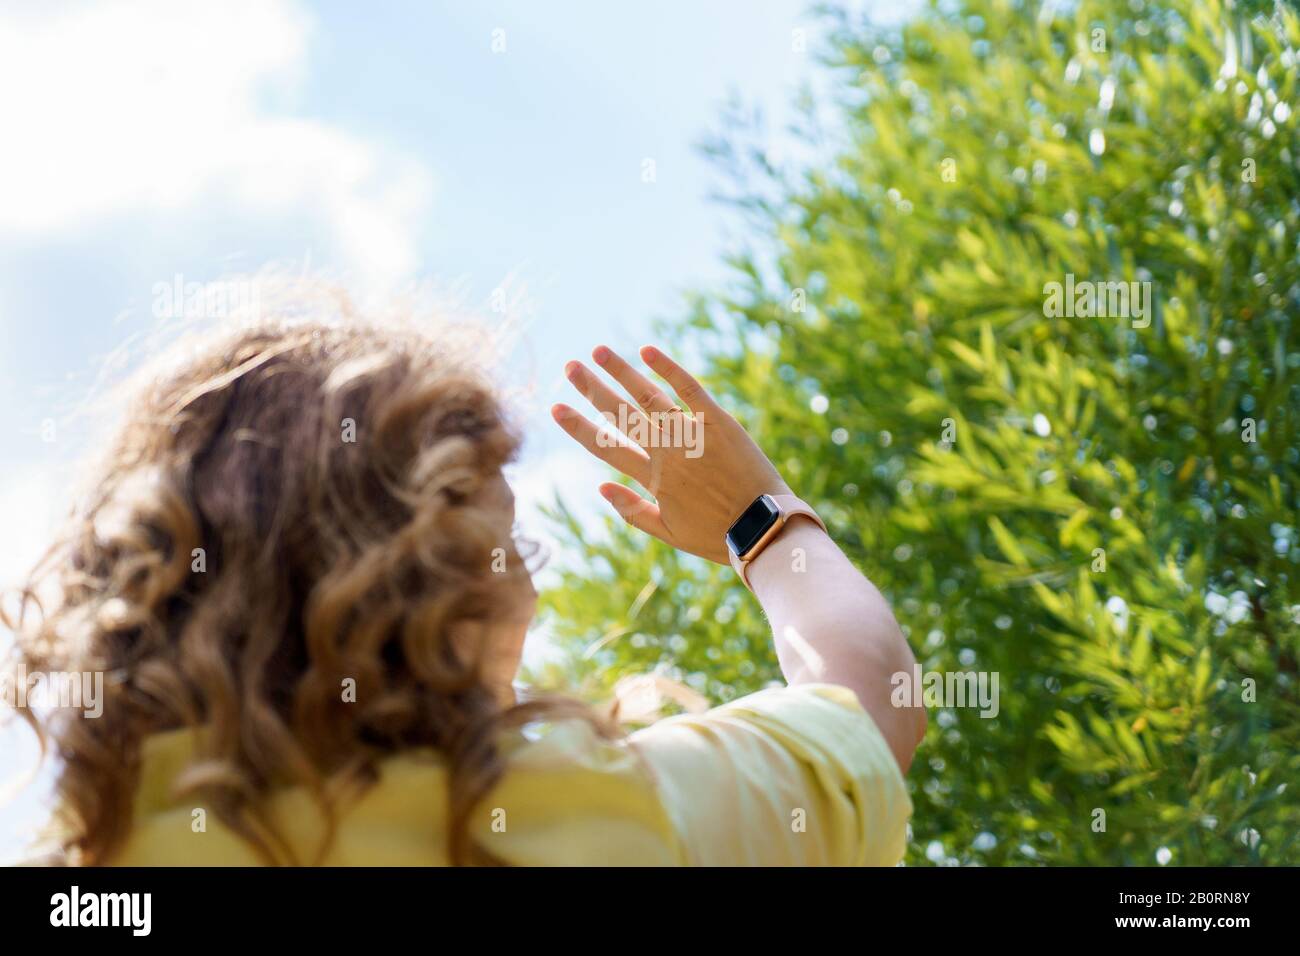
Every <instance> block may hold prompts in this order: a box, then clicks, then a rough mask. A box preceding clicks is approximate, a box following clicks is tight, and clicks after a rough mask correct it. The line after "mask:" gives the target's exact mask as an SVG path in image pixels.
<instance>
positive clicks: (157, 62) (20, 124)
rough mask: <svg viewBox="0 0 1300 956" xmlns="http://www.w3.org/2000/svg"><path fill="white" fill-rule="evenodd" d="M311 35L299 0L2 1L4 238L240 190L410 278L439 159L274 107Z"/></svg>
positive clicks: (356, 258)
mask: <svg viewBox="0 0 1300 956" xmlns="http://www.w3.org/2000/svg"><path fill="white" fill-rule="evenodd" d="M310 34H311V24H310V21H309V18H308V17H307V15H306V14H305V13H304V12H303V11H302V10H301V9H300V7H299V6H298V5H297V4H296V3H295V2H292V0H266V2H262V0H231V2H223V3H220V4H212V3H201V2H199V3H191V2H173V0H151V2H110V3H104V4H98V5H95V6H80V5H76V6H71V7H69V6H64V5H61V4H60V5H55V4H51V5H41V6H39V7H38V6H36V5H32V6H31V7H29V8H22V7H17V8H15V7H6V8H5V9H4V10H3V11H0V91H3V92H0V124H3V125H2V128H3V130H4V139H5V148H4V149H3V150H0V235H6V234H8V235H15V236H20V237H23V238H40V237H42V236H55V235H60V234H66V233H70V232H73V231H75V230H77V229H78V228H81V227H83V226H84V224H85V223H86V222H87V221H88V220H96V219H101V218H106V217H109V216H113V215H121V214H130V215H139V214H164V215H166V214H173V215H175V214H180V213H182V212H183V211H185V210H187V209H188V210H191V211H192V210H194V209H195V208H196V207H197V206H198V205H199V204H200V203H213V202H216V203H221V204H223V205H224V204H229V203H234V204H235V207H236V209H237V210H238V211H241V212H247V213H249V214H252V215H257V214H258V213H261V212H268V213H284V212H289V213H293V212H296V211H299V210H301V211H302V212H303V213H304V214H307V213H310V214H311V215H312V216H313V217H321V218H322V219H323V220H324V222H325V224H326V228H327V229H328V231H329V233H330V239H331V241H332V243H333V246H334V248H335V249H336V250H337V251H338V253H339V254H340V256H341V261H340V263H339V264H340V265H341V266H342V267H344V268H346V269H348V270H351V271H354V272H355V273H356V274H357V275H358V276H360V277H362V278H365V279H371V280H381V281H382V280H398V279H403V278H406V277H408V276H409V275H411V274H412V273H413V272H415V271H416V270H417V268H418V262H417V251H416V239H415V236H416V229H417V227H418V224H419V222H420V220H421V219H422V218H423V217H424V215H425V214H426V212H427V207H428V204H429V200H430V197H431V193H432V188H433V178H432V176H431V174H430V172H429V170H428V169H427V168H426V167H424V166H423V165H422V164H420V163H419V162H417V161H415V160H413V159H411V158H410V157H407V156H404V155H401V154H398V153H395V152H393V151H391V150H384V149H381V148H378V147H376V146H375V145H373V144H371V143H367V142H365V141H364V140H362V139H359V138H357V137H356V136H354V135H351V134H349V133H348V132H346V131H345V130H342V129H338V128H336V127H333V126H330V125H328V124H326V123H322V122H319V121H316V120H313V119H310V118H304V117H296V116H292V115H285V114H284V113H283V112H276V111H273V110H272V109H271V108H270V107H269V105H268V100H270V99H272V98H274V94H279V95H280V96H281V98H283V96H284V94H286V93H288V92H291V91H292V90H293V88H294V86H295V84H296V83H297V81H298V80H299V79H300V78H301V77H302V76H303V75H304V73H305V71H306V59H307V51H308V45H309V39H310ZM314 221H319V220H314Z"/></svg>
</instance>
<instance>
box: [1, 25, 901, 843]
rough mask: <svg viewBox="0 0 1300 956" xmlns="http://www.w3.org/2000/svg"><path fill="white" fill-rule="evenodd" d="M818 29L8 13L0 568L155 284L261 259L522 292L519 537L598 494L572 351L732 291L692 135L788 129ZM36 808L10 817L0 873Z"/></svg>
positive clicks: (205, 277) (365, 286)
mask: <svg viewBox="0 0 1300 956" xmlns="http://www.w3.org/2000/svg"><path fill="white" fill-rule="evenodd" d="M910 5H911V4H907V6H910ZM886 6H889V7H890V8H891V9H895V8H896V5H893V4H890V5H886ZM891 16H896V12H895V13H893V14H891ZM817 28H818V24H817V22H816V20H815V19H814V18H813V17H812V16H811V15H809V14H808V13H807V10H806V4H805V3H804V2H803V0H764V2H763V3H753V2H750V3H744V2H739V0H713V2H708V3H689V2H661V3H656V4H653V5H642V4H635V5H634V4H609V3H597V2H586V3H579V2H544V3H543V2H531V3H524V2H515V3H511V2H476V3H473V4H470V3H461V4H451V3H383V4H357V3H343V2H337V3H321V4H315V5H306V4H302V3H298V2H293V0H267V2H251V0H250V2H244V0H239V2H223V3H221V4H207V5H203V4H193V3H180V2H156V3H154V2H138V3H125V2H123V3H111V2H110V3H101V4H96V5H81V4H65V3H50V4H40V5H35V4H33V5H29V8H24V7H17V8H15V7H12V6H6V7H5V8H3V9H0V121H3V124H4V129H5V149H4V150H3V151H0V408H2V409H3V417H2V418H0V421H2V422H3V427H4V430H5V435H6V440H5V441H4V442H2V443H0V509H3V511H2V513H3V514H5V515H6V517H7V520H8V522H9V526H8V528H7V531H8V534H7V535H6V548H5V550H4V552H3V554H0V578H3V579H4V581H5V583H10V582H11V581H12V580H13V578H14V576H15V575H16V574H18V573H20V572H21V571H22V570H23V569H24V568H25V567H26V565H27V564H28V563H29V562H30V560H31V559H32V558H34V557H35V556H36V554H37V552H38V550H39V548H40V546H41V544H42V542H43V540H44V539H45V537H46V535H48V533H49V530H50V527H51V525H52V522H53V520H54V518H55V517H56V516H57V515H58V514H59V513H61V511H62V510H63V509H64V508H65V507H66V505H67V500H68V493H69V482H70V481H71V480H72V479H74V478H75V477H76V474H77V465H76V463H77V462H78V461H79V459H80V455H81V454H82V452H83V451H84V444H85V440H86V439H87V438H90V437H93V436H88V435H85V434H82V433H81V432H79V430H78V426H77V424H76V423H75V422H72V421H68V420H66V414H67V411H68V410H69V409H70V408H72V407H74V406H75V405H76V404H77V403H78V402H80V401H82V400H83V399H84V398H85V397H86V395H87V394H90V388H91V385H92V383H93V382H94V381H95V379H96V376H97V375H98V374H99V372H100V370H101V366H102V363H103V357H104V356H105V355H107V354H108V353H110V352H111V351H112V350H114V349H116V348H118V347H119V346H120V345H121V344H122V343H123V342H124V341H127V340H128V339H130V338H131V337H132V336H133V335H137V334H139V333H141V332H146V331H148V329H149V328H150V327H151V325H152V324H153V322H154V319H153V316H152V314H151V300H152V297H153V293H152V290H153V288H154V285H155V284H156V283H159V282H170V281H172V279H173V277H174V276H176V275H180V276H183V277H184V280H185V281H197V282H207V281H214V280H217V279H220V278H222V277H223V276H227V275H230V274H231V273H240V272H249V271H253V270H255V269H257V268H258V267H259V266H261V265H262V264H264V263H266V262H280V263H287V264H293V265H297V266H302V265H307V266H309V267H310V268H313V269H318V270H323V271H327V272H329V273H330V274H332V275H336V276H339V277H342V278H343V279H345V281H347V282H348V283H349V284H351V285H352V286H353V287H354V288H356V289H358V290H365V291H367V292H376V293H381V294H382V292H383V291H384V290H386V289H391V288H394V287H398V288H400V287H404V286H406V285H409V284H411V283H432V284H434V285H436V286H437V288H439V289H442V290H444V292H445V294H446V295H447V296H448V297H454V298H456V299H457V300H458V301H459V302H460V303H461V305H462V306H463V307H464V308H465V309H468V310H470V311H472V312H475V313H481V314H482V315H483V316H484V318H483V321H489V322H490V321H492V316H491V312H490V310H489V297H490V296H491V295H492V292H493V290H494V289H497V288H507V289H508V290H509V294H510V295H511V296H512V297H514V298H516V300H517V302H518V303H519V308H518V311H519V312H520V314H521V317H522V319H523V321H524V330H523V333H522V336H521V337H520V339H519V341H518V344H517V346H516V347H515V349H514V352H513V354H512V356H511V359H510V368H511V370H512V373H513V374H514V375H516V376H518V378H519V380H520V381H519V382H518V383H515V384H531V385H532V386H533V388H534V399H533V400H531V401H530V402H529V403H528V407H527V408H525V409H523V412H524V413H525V415H526V416H527V423H528V426H527V444H526V449H525V457H524V459H523V461H522V462H521V465H520V467H519V468H518V469H517V472H516V474H515V476H514V477H515V484H516V491H517V493H518V494H519V496H520V498H521V506H522V511H523V514H522V516H521V517H522V520H523V521H524V523H525V524H526V525H528V524H529V523H530V520H531V519H530V514H531V513H532V510H533V508H534V506H535V503H536V502H537V501H538V500H543V499H546V498H548V497H549V495H550V493H551V491H552V488H553V487H555V485H556V482H555V479H554V476H556V475H561V474H562V475H564V476H565V484H564V491H565V494H566V497H568V498H573V499H579V500H585V501H586V503H587V504H589V505H590V506H591V507H592V508H599V507H603V503H599V502H598V501H596V496H595V494H594V487H595V485H596V484H597V483H598V482H599V481H600V480H601V479H602V478H603V472H602V470H601V468H599V467H598V466H595V465H594V464H592V463H588V462H587V461H585V459H584V457H583V455H582V454H581V453H580V452H579V451H578V450H576V449H573V448H570V447H568V446H567V444H566V443H567V442H568V439H567V437H566V436H564V435H562V434H559V433H558V430H555V429H553V427H552V426H550V424H549V421H548V419H547V418H546V415H545V409H546V408H547V407H549V405H550V404H551V402H553V401H555V400H557V399H560V398H562V397H565V394H566V388H567V385H566V384H565V383H564V382H563V379H562V376H561V371H560V370H561V367H562V364H563V362H564V361H565V360H566V359H567V358H570V357H578V356H585V355H586V354H587V353H588V352H589V350H590V348H591V346H593V345H595V344H597V343H598V342H606V343H608V344H610V345H612V346H614V347H615V348H619V347H624V348H632V347H635V346H636V345H638V344H641V343H642V342H643V341H645V340H647V338H648V336H649V329H650V323H651V321H652V320H653V319H654V318H656V317H663V316H672V315H674V314H680V310H679V307H678V303H679V301H680V300H679V295H680V293H681V292H682V290H684V289H687V288H690V287H692V286H698V285H702V284H707V283H709V282H712V281H717V280H718V279H720V278H721V277H722V276H723V275H724V273H723V271H722V268H721V265H720V253H721V252H722V251H723V250H724V249H725V248H726V246H727V236H728V234H729V229H734V226H735V223H733V222H729V218H728V214H727V212H726V210H725V209H723V208H722V207H721V206H719V205H718V204H716V203H713V202H711V201H709V198H708V197H709V194H710V192H711V190H712V189H713V188H714V187H715V186H717V185H718V181H717V177H716V174H715V172H714V170H713V169H712V167H711V166H710V164H709V163H708V161H707V160H706V159H705V158H703V157H702V156H701V155H700V154H699V152H698V149H697V145H698V143H699V142H700V140H701V139H702V138H703V137H704V136H705V135H706V134H707V133H708V132H709V131H710V130H711V129H713V128H715V127H716V123H717V119H718V116H719V114H720V110H721V107H722V105H723V104H724V102H725V101H726V99H727V98H728V95H729V94H730V93H731V92H732V91H738V92H739V93H740V94H741V95H742V97H743V98H744V100H745V101H746V102H747V103H749V104H752V105H756V106H759V107H761V108H762V109H763V110H764V112H765V113H766V114H767V116H768V119H769V126H770V128H771V129H773V130H774V131H779V130H780V129H781V127H782V126H783V125H784V122H785V121H786V120H788V119H789V118H790V116H791V112H790V109H789V103H790V100H791V97H792V96H793V94H794V92H795V91H796V89H797V88H798V86H799V85H800V84H801V83H803V82H806V81H808V80H809V79H810V78H811V77H812V76H813V75H814V74H815V71H816V68H815V63H814V61H813V57H812V56H811V51H814V50H815V49H816V45H817V34H818V29H817ZM795 30H803V31H805V32H806V36H807V39H808V48H809V51H810V52H809V53H799V52H796V51H795V50H794V49H793V46H794V44H793V43H792V36H793V31H795ZM498 31H499V32H498ZM494 41H495V42H496V47H497V49H496V50H494ZM502 42H504V49H501V46H502ZM768 145H769V146H770V148H772V149H773V150H774V151H780V150H782V149H783V148H784V147H785V146H786V145H787V144H785V143H784V142H783V138H782V136H781V135H780V134H779V132H777V133H774V138H773V140H772V141H771V142H770V143H769V144H768ZM646 160H652V161H653V162H654V171H655V179H654V182H652V183H647V182H645V181H644V178H643V170H644V169H645V161H646ZM50 421H54V422H55V423H56V425H57V427H56V430H55V432H54V440H53V441H49V440H46V439H48V438H49V437H50V435H49V434H48V432H47V431H46V430H45V428H44V426H45V424H46V423H47V422H50ZM65 424H66V427H65ZM530 530H535V527H534V528H532V529H530ZM0 748H2V751H3V757H0V764H3V765H5V766H12V764H11V762H10V757H11V756H13V755H14V754H15V752H16V750H18V749H21V750H22V752H23V754H24V755H25V754H26V753H27V748H25V747H22V746H21V745H20V743H19V742H17V741H15V739H14V735H13V734H12V733H10V732H3V733H0ZM0 799H2V798H0ZM31 809H32V805H31V803H30V800H26V801H20V803H19V804H17V805H16V806H13V807H10V808H9V809H8V810H4V809H0V857H2V856H4V855H5V852H6V850H8V849H9V848H11V847H12V845H13V840H14V839H15V836H16V833H17V831H18V828H19V827H20V826H22V825H24V824H25V822H26V821H27V818H28V817H29V816H30V811H31Z"/></svg>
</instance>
